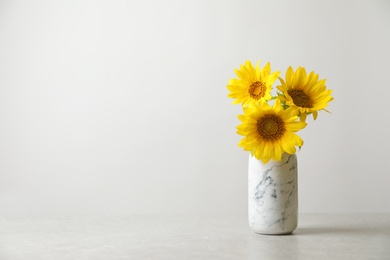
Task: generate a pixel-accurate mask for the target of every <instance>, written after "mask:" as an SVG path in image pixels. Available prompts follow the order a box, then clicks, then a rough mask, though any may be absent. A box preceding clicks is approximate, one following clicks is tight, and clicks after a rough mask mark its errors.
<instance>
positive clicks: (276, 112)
mask: <svg viewBox="0 0 390 260" xmlns="http://www.w3.org/2000/svg"><path fill="white" fill-rule="evenodd" d="M238 118H239V119H240V121H241V122H242V123H241V125H239V126H237V133H238V134H239V135H243V136H244V138H243V139H242V140H241V141H240V142H239V144H238V146H240V147H242V148H243V149H244V150H246V151H250V152H251V154H252V156H255V157H256V158H257V159H258V160H262V161H263V163H267V162H268V161H269V160H270V159H273V160H275V161H280V160H281V159H282V155H283V153H284V152H287V153H289V154H294V153H295V152H296V148H295V146H302V145H303V140H302V139H301V138H300V137H299V136H298V135H296V134H295V133H294V132H297V131H299V130H301V129H303V128H304V127H305V126H306V125H307V124H306V123H304V122H301V121H297V119H298V116H297V114H296V111H294V110H293V109H292V108H287V109H286V110H285V109H284V108H283V106H282V105H281V103H280V101H279V100H275V103H274V105H273V107H271V106H270V105H269V104H268V103H266V102H264V103H263V104H261V106H260V105H257V104H256V105H253V106H249V107H245V108H244V114H243V115H239V116H238Z"/></svg>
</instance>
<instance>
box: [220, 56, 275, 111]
mask: <svg viewBox="0 0 390 260" xmlns="http://www.w3.org/2000/svg"><path fill="white" fill-rule="evenodd" d="M259 63H260V61H259V62H258V63H257V64H256V68H255V67H253V65H252V63H251V62H250V61H249V60H247V61H246V63H245V65H241V66H240V69H235V70H234V72H235V73H236V75H237V76H238V79H231V80H229V85H227V89H228V90H229V91H230V93H229V94H228V97H230V98H234V99H235V100H234V101H233V104H239V103H242V105H243V106H246V105H250V104H253V103H259V102H261V101H267V100H270V99H271V98H272V96H271V93H270V92H271V89H272V85H273V84H274V82H275V80H276V79H277V78H278V76H279V74H280V72H279V71H277V72H274V73H272V74H270V72H271V65H270V63H269V62H268V63H267V64H266V65H265V66H264V68H263V69H260V67H259Z"/></svg>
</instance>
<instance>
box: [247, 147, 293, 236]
mask: <svg viewBox="0 0 390 260" xmlns="http://www.w3.org/2000/svg"><path fill="white" fill-rule="evenodd" d="M297 172H298V167H297V156H296V154H293V155H290V154H287V153H284V154H283V157H282V160H281V161H278V162H276V161H273V160H270V161H269V162H267V163H266V164H264V163H263V162H262V161H261V160H257V159H256V158H255V157H252V156H251V155H249V164H248V217H249V226H250V227H251V229H252V230H253V231H255V232H256V233H259V234H265V235H282V234H290V233H292V232H293V231H294V230H295V229H296V227H297V225H298V176H297Z"/></svg>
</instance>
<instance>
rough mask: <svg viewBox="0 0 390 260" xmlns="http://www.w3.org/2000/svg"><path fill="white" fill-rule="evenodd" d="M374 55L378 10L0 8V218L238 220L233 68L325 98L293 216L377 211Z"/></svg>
mask: <svg viewBox="0 0 390 260" xmlns="http://www.w3.org/2000/svg"><path fill="white" fill-rule="evenodd" d="M389 46H390V2H389V1H385V0H383V1H379V0H377V1H368V0H367V1H352V0H351V1H336V0H334V1H287V0H286V1H248V0H246V1H216V0H201V1H179V0H177V1H174V0H168V1H157V0H152V1H49V0H47V1H41V0H40V1H27V0H26V1H11V0H9V1H4V0H1V1H0V213H1V214H11V215H15V214H165V215H170V214H203V215H206V214H234V215H245V214H247V160H248V153H247V152H245V151H243V150H241V149H240V148H238V147H237V143H238V141H239V140H240V138H241V137H240V136H238V135H237V134H236V133H235V127H236V125H237V124H238V123H239V121H238V119H237V114H239V113H241V108H240V106H239V105H236V106H233V105H231V102H232V101H233V100H231V99H229V98H228V97H227V94H228V91H227V89H226V85H227V83H228V80H229V79H230V78H233V77H235V74H234V72H233V71H234V68H237V67H239V65H240V64H242V63H244V62H245V60H246V59H249V60H251V61H252V62H254V63H255V62H256V61H257V60H261V61H262V63H261V65H264V64H265V63H266V62H267V61H270V62H271V66H272V69H273V70H280V71H281V72H282V75H284V73H285V71H286V69H287V67H288V66H289V65H291V66H293V67H294V68H296V67H297V66H304V67H305V68H306V69H307V70H308V71H311V70H314V71H315V72H317V73H319V74H320V77H321V78H326V79H327V87H328V88H330V89H333V91H334V92H333V96H334V98H335V100H334V101H333V102H331V103H330V106H329V109H330V110H331V111H332V114H327V113H325V112H322V113H320V115H319V118H318V119H317V121H315V122H314V121H313V120H312V119H309V120H308V122H309V125H308V126H307V127H306V129H304V130H303V131H301V132H299V135H300V136H301V137H302V138H303V139H304V141H305V144H304V146H303V147H302V150H301V151H299V152H298V161H299V203H300V204H299V207H300V212H314V213H317V212H318V213H320V212H328V213H330V212H332V213H334V212H340V213H342V212H390V202H389V200H388V199H389V188H388V187H389V183H390V164H389V158H390V157H389V149H388V148H389V146H390V140H389V129H388V126H387V125H388V122H387V121H388V120H389V114H388V109H389V105H388V99H389V96H390V90H389V87H390V84H389V68H390V67H389V66H390V65H389V60H390V51H389ZM274 87H275V86H274Z"/></svg>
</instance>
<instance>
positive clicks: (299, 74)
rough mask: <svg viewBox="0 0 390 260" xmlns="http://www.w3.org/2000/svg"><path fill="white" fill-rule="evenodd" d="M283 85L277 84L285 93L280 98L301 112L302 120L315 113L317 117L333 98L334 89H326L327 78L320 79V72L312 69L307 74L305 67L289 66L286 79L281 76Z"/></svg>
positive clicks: (315, 117)
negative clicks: (295, 68) (294, 68)
mask: <svg viewBox="0 0 390 260" xmlns="http://www.w3.org/2000/svg"><path fill="white" fill-rule="evenodd" d="M279 80H280V82H281V84H282V85H280V86H277V89H278V90H280V91H281V92H282V93H283V94H282V95H279V99H280V100H281V101H282V102H284V103H285V104H286V105H287V106H289V107H291V108H293V109H294V110H296V111H297V113H298V114H299V116H300V118H301V121H303V122H305V121H306V116H307V115H308V114H310V113H313V118H314V120H315V119H317V116H318V111H319V110H325V111H327V112H329V111H328V110H326V109H325V107H327V106H328V103H329V102H330V101H332V100H333V97H332V96H331V94H332V90H330V89H326V86H325V82H326V80H325V79H322V80H318V74H315V73H314V71H312V72H311V73H310V74H309V75H307V74H306V70H305V68H302V67H298V69H297V70H296V71H295V73H294V70H293V69H292V68H291V67H289V68H288V69H287V72H286V79H285V80H286V81H284V80H283V79H282V78H279Z"/></svg>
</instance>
